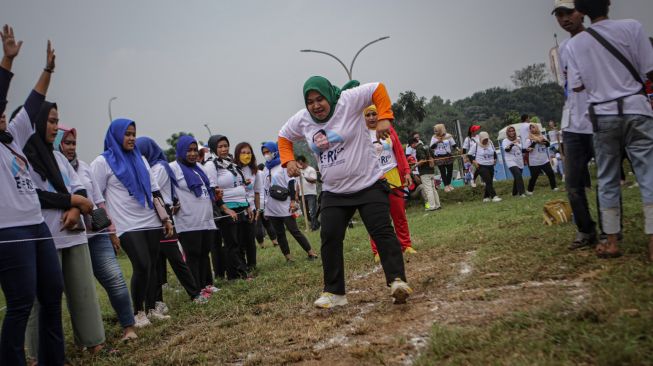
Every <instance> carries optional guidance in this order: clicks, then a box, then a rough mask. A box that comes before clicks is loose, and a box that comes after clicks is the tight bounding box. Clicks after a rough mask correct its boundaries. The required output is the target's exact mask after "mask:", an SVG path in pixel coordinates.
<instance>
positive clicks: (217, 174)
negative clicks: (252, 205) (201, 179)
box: [204, 161, 249, 203]
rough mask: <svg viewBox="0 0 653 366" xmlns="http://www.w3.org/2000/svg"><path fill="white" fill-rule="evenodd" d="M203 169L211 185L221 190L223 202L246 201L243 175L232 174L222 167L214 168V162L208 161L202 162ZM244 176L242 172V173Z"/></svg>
mask: <svg viewBox="0 0 653 366" xmlns="http://www.w3.org/2000/svg"><path fill="white" fill-rule="evenodd" d="M204 171H205V172H206V175H207V176H208V177H209V181H210V182H211V187H213V188H220V189H222V190H223V197H222V201H224V202H225V203H248V202H249V201H247V190H246V188H245V182H244V181H243V177H241V175H240V174H239V173H236V175H234V174H233V173H232V172H231V171H229V170H228V169H224V168H219V169H217V170H216V168H215V162H214V161H208V162H207V163H206V164H204ZM243 176H244V174H243Z"/></svg>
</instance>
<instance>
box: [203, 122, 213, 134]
mask: <svg viewBox="0 0 653 366" xmlns="http://www.w3.org/2000/svg"><path fill="white" fill-rule="evenodd" d="M204 127H206V130H207V131H209V137H211V136H213V134H212V133H211V129H210V128H209V125H207V124H206V123H205V124H204Z"/></svg>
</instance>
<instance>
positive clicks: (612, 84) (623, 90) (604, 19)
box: [565, 0, 653, 260]
mask: <svg viewBox="0 0 653 366" xmlns="http://www.w3.org/2000/svg"><path fill="white" fill-rule="evenodd" d="M574 5H575V8H576V10H578V11H579V12H581V13H583V14H585V15H587V16H588V17H589V18H590V20H591V21H592V26H591V27H590V28H588V29H587V30H586V31H585V32H582V33H579V34H578V35H577V36H576V37H574V38H573V39H572V40H571V41H569V44H568V46H567V51H566V52H568V61H569V65H568V67H569V70H568V75H567V76H568V83H569V88H571V89H573V90H574V91H575V92H581V91H583V90H586V91H587V96H588V102H589V104H590V107H589V115H590V120H591V122H592V125H593V128H594V151H595V155H596V165H597V175H598V180H599V203H600V207H601V208H600V213H601V217H600V219H601V222H602V224H603V231H605V233H606V234H607V243H601V244H599V245H598V246H597V248H596V250H597V255H598V256H599V257H601V258H614V257H618V256H620V255H621V252H620V251H619V248H618V246H617V236H618V233H619V231H620V218H621V212H620V209H621V202H620V200H621V187H620V184H619V183H620V174H619V171H620V167H621V161H622V151H623V149H625V151H626V153H627V154H628V157H629V158H630V160H631V162H632V166H633V170H634V172H635V176H636V177H637V181H638V182H639V185H640V189H641V194H642V203H643V205H644V221H645V222H644V230H645V232H646V234H648V235H649V259H651V260H653V164H651V161H653V109H652V108H651V104H650V102H649V100H648V98H647V96H646V92H645V88H644V81H643V80H642V75H646V76H647V77H648V78H649V79H651V78H653V47H651V43H650V42H649V40H648V38H647V37H646V36H645V35H644V29H643V27H642V25H641V24H640V23H639V22H637V21H635V20H611V19H608V11H609V8H610V0H576V1H575V2H574ZM565 143H567V141H566V140H565Z"/></svg>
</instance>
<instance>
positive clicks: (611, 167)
mask: <svg viewBox="0 0 653 366" xmlns="http://www.w3.org/2000/svg"><path fill="white" fill-rule="evenodd" d="M594 150H595V153H596V167H597V175H598V179H599V203H600V206H601V209H600V210H601V222H602V223H603V231H605V233H606V234H618V233H619V231H620V229H621V228H620V220H621V184H620V181H621V174H620V170H621V169H620V168H621V163H622V151H624V150H625V151H626V154H628V157H629V158H630V160H631V162H632V167H633V171H634V173H635V177H636V178H637V182H638V183H639V188H640V192H641V195H642V203H643V205H644V230H645V232H646V234H649V235H651V234H653V164H652V163H651V162H653V117H648V116H642V115H624V116H621V117H620V116H597V118H596V123H595V126H594Z"/></svg>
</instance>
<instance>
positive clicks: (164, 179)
mask: <svg viewBox="0 0 653 366" xmlns="http://www.w3.org/2000/svg"><path fill="white" fill-rule="evenodd" d="M150 171H151V172H152V176H153V177H154V180H155V181H156V184H157V185H158V186H159V192H161V197H163V202H164V203H165V204H166V205H172V202H173V198H174V197H172V185H171V183H170V176H169V175H168V172H167V171H166V168H165V167H164V166H163V165H161V164H154V166H152V167H150ZM176 188H177V187H175V193H177V189H176Z"/></svg>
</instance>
